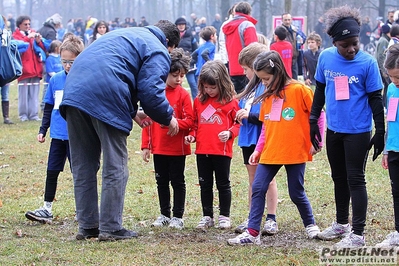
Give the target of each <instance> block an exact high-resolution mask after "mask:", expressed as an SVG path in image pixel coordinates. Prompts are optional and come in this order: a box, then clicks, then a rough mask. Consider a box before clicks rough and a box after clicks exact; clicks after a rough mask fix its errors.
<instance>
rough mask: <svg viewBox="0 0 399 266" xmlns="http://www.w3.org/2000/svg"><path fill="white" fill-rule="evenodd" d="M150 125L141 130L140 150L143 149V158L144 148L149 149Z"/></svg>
mask: <svg viewBox="0 0 399 266" xmlns="http://www.w3.org/2000/svg"><path fill="white" fill-rule="evenodd" d="M150 134H151V127H146V128H143V129H142V130H141V150H142V151H143V160H144V161H146V160H145V159H144V150H150V149H151V138H150Z"/></svg>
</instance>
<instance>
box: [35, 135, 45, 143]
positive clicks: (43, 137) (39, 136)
mask: <svg viewBox="0 0 399 266" xmlns="http://www.w3.org/2000/svg"><path fill="white" fill-rule="evenodd" d="M37 141H39V142H40V143H43V142H45V141H46V137H45V136H43V134H42V133H39V134H38V135H37Z"/></svg>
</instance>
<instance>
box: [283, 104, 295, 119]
mask: <svg viewBox="0 0 399 266" xmlns="http://www.w3.org/2000/svg"><path fill="white" fill-rule="evenodd" d="M281 116H282V117H283V118H284V120H286V121H291V120H292V119H294V117H295V110H294V109H293V108H291V107H287V108H284V110H283V112H282V113H281Z"/></svg>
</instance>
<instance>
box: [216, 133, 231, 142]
mask: <svg viewBox="0 0 399 266" xmlns="http://www.w3.org/2000/svg"><path fill="white" fill-rule="evenodd" d="M218 137H219V140H220V141H221V142H226V141H228V140H229V139H230V137H231V132H230V131H228V130H225V131H222V132H220V133H219V134H218Z"/></svg>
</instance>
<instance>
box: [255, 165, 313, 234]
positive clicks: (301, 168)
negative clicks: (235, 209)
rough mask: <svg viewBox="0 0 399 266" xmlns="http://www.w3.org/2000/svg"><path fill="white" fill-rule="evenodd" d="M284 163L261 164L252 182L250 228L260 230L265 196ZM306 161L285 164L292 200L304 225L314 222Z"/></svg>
mask: <svg viewBox="0 0 399 266" xmlns="http://www.w3.org/2000/svg"><path fill="white" fill-rule="evenodd" d="M282 166H283V165H273V164H259V165H258V167H257V168H256V173H255V178H254V182H253V183H252V201H251V211H250V213H249V222H248V228H252V229H255V230H257V231H260V225H261V223H262V216H263V212H264V210H265V196H266V192H267V189H268V188H269V184H270V182H271V181H272V180H273V178H274V176H275V175H276V174H277V172H278V171H279V170H280V168H281V167H282ZM305 166H306V164H305V163H301V164H286V165H284V167H285V170H286V172H287V181H288V192H289V194H290V198H291V200H292V202H293V203H294V204H295V205H296V206H297V208H298V211H299V214H300V215H301V218H302V221H303V224H304V226H305V227H306V226H308V225H310V224H314V223H315V221H314V217H313V211H312V206H311V205H310V203H309V200H308V197H307V196H306V192H305V188H304V187H303V183H304V173H305Z"/></svg>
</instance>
